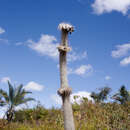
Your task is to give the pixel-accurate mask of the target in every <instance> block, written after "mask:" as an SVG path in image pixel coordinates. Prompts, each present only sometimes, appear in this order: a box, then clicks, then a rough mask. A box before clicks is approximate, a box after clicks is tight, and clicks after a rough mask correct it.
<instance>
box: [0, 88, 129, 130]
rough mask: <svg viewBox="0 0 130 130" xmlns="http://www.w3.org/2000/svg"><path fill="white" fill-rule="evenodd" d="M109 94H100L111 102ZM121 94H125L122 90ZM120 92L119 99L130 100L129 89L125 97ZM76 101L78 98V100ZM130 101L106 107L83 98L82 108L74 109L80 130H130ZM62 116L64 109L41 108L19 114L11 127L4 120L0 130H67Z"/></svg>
mask: <svg viewBox="0 0 130 130" xmlns="http://www.w3.org/2000/svg"><path fill="white" fill-rule="evenodd" d="M104 90H105V91H104ZM106 90H107V92H106ZM108 90H109V91H110V89H106V88H104V89H103V88H102V89H100V92H99V93H101V92H102V93H103V92H104V94H105V98H103V99H107V98H106V96H108ZM120 90H121V91H122V87H121V88H120ZM120 90H119V93H118V94H115V95H116V96H117V97H118V96H119V95H120V98H121V99H122V98H123V97H127V94H129V93H127V92H128V91H127V90H126V88H123V95H124V96H121V95H122V94H121V93H120V92H121V91H120ZM124 90H125V91H124ZM99 93H96V94H99ZM106 93H107V94H106ZM104 94H102V95H104ZM115 95H114V97H115ZM103 97H104V96H103ZM76 98H77V96H75V97H74V99H76ZM101 99H102V98H101ZM128 99H129V98H123V101H124V102H123V103H122V102H119V100H116V99H114V102H107V103H104V102H103V101H104V100H101V102H95V103H93V102H92V101H88V100H87V98H83V100H82V102H81V104H80V105H79V104H77V103H76V102H75V103H74V104H73V105H72V107H73V114H74V120H75V126H76V130H129V129H130V125H129V123H130V122H129V121H130V100H128ZM62 114H63V113H62V110H61V109H56V108H51V109H46V108H44V107H43V106H42V105H40V104H38V105H37V106H36V107H34V108H31V109H22V110H18V111H15V116H14V118H13V120H12V121H11V122H10V123H8V122H7V121H6V120H4V119H3V120H0V130H64V121H63V117H62Z"/></svg>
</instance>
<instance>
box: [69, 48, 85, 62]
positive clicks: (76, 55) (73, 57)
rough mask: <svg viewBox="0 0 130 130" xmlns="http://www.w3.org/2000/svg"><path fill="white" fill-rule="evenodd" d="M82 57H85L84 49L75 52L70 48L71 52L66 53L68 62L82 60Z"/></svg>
mask: <svg viewBox="0 0 130 130" xmlns="http://www.w3.org/2000/svg"><path fill="white" fill-rule="evenodd" d="M84 58H87V52H86V51H84V52H83V53H76V52H75V51H74V50H72V52H70V53H68V56H67V60H68V62H72V61H77V60H82V59H84Z"/></svg>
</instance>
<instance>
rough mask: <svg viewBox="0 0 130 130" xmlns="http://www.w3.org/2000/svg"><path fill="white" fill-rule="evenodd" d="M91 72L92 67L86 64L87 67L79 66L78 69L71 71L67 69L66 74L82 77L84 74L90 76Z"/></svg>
mask: <svg viewBox="0 0 130 130" xmlns="http://www.w3.org/2000/svg"><path fill="white" fill-rule="evenodd" d="M92 72H93V67H92V66H91V65H90V64H88V65H81V66H80V67H78V68H76V69H72V68H69V67H68V69H67V74H68V75H69V74H76V75H79V76H83V75H85V74H87V75H89V74H92Z"/></svg>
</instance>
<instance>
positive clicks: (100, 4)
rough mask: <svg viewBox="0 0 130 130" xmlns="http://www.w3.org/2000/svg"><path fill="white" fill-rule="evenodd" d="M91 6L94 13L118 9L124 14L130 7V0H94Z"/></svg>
mask: <svg viewBox="0 0 130 130" xmlns="http://www.w3.org/2000/svg"><path fill="white" fill-rule="evenodd" d="M92 7H93V10H94V13H96V14H103V13H105V12H106V13H110V12H112V11H118V12H121V13H122V14H123V15H126V14H127V12H128V10H129V9H130V0H95V2H94V3H93V4H92Z"/></svg>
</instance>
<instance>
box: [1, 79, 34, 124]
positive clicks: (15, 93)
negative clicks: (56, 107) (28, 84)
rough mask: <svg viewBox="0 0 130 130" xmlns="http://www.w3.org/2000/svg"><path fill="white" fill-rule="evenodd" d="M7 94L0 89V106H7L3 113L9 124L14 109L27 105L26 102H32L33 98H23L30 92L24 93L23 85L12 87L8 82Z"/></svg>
mask: <svg viewBox="0 0 130 130" xmlns="http://www.w3.org/2000/svg"><path fill="white" fill-rule="evenodd" d="M8 87H9V92H6V91H4V90H2V89H0V106H7V108H8V109H7V111H6V113H5V115H6V117H7V120H8V122H10V121H11V120H12V118H13V116H14V112H15V108H16V107H17V106H19V105H21V104H24V103H27V102H28V101H32V100H34V99H33V98H29V97H28V98H25V96H26V95H27V94H29V93H31V92H29V91H26V90H25V89H24V88H23V85H22V84H21V85H19V86H18V87H16V88H15V87H13V86H12V85H11V83H10V82H9V81H8Z"/></svg>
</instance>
